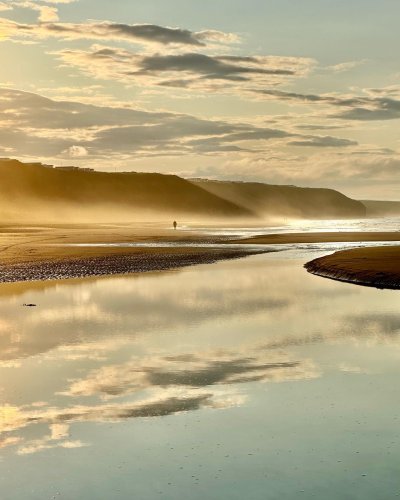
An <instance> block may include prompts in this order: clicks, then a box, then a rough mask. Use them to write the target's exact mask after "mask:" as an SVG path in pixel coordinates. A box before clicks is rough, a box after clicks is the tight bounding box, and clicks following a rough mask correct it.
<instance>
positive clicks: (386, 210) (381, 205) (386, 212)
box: [361, 200, 400, 217]
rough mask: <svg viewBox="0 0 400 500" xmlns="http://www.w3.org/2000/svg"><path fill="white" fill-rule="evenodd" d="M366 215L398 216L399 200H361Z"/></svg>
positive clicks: (399, 210) (399, 211) (399, 213)
mask: <svg viewBox="0 0 400 500" xmlns="http://www.w3.org/2000/svg"><path fill="white" fill-rule="evenodd" d="M361 202H362V203H363V205H365V207H366V209H367V216H368V217H384V216H399V215H400V201H375V200H361Z"/></svg>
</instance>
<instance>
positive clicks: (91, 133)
mask: <svg viewBox="0 0 400 500" xmlns="http://www.w3.org/2000/svg"><path fill="white" fill-rule="evenodd" d="M0 112H1V113H2V117H3V120H4V121H3V122H0V144H5V145H7V148H8V153H7V154H9V153H10V152H11V153H12V152H15V154H18V155H19V156H38V157H42V158H52V159H55V158H57V157H67V158H74V159H79V158H87V157H95V158H99V157H102V156H104V157H110V156H111V155H113V156H118V155H122V154H124V155H132V156H133V155H135V159H137V158H138V157H139V156H140V155H141V156H142V157H145V156H148V155H165V154H168V155H170V156H179V155H182V154H199V155H201V154H217V153H218V154H225V153H229V152H235V151H248V152H249V153H251V152H252V151H254V152H257V151H259V150H260V148H263V147H265V146H263V144H265V143H266V142H274V141H277V142H280V143H282V141H285V140H289V139H295V140H296V141H297V145H298V146H314V147H322V146H329V147H343V146H347V145H350V144H353V142H351V141H347V140H346V139H340V138H335V137H330V136H326V137H322V138H321V137H318V136H315V137H314V136H311V135H302V134H295V133H293V132H289V131H286V130H282V129H274V128H270V127H262V126H255V125H251V124H248V123H241V122H238V121H235V122H229V121H222V120H207V119H200V118H196V117H194V116H190V115H183V114H174V113H165V112H158V113H157V112H153V113H152V112H146V111H141V110H135V109H132V108H127V107H125V108H123V107H119V106H115V107H110V106H95V105H89V104H83V103H79V102H73V101H55V100H52V99H48V98H45V97H42V96H39V95H37V94H33V93H28V92H21V91H17V90H12V89H0Z"/></svg>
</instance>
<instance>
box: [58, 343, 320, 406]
mask: <svg viewBox="0 0 400 500" xmlns="http://www.w3.org/2000/svg"><path fill="white" fill-rule="evenodd" d="M318 375H319V372H318V370H317V369H316V368H315V366H314V365H313V364H312V363H311V362H310V361H293V360H290V359H288V357H287V355H285V354H282V353H279V354H277V353H276V352H271V351H268V350H258V351H257V352H256V351H255V350H254V351H251V350H250V351H247V352H246V355H245V356H244V355H243V354H242V353H240V352H209V353H202V354H194V353H190V354H185V355H182V356H175V357H163V358H149V359H143V360H137V359H133V360H132V361H131V362H129V363H126V364H124V365H114V366H106V367H103V368H100V369H99V370H95V371H93V372H92V373H90V374H89V376H88V377H87V378H86V379H83V380H78V381H75V382H73V383H72V385H71V387H70V389H69V390H68V391H66V392H63V393H62V394H64V395H67V396H94V395H97V396H99V395H100V396H104V397H110V396H121V395H128V394H132V393H136V392H139V391H143V390H148V389H151V388H169V387H189V388H204V387H210V386H214V385H221V384H222V385H230V384H242V383H248V382H254V381H270V382H282V381H284V380H300V379H301V380H304V379H309V378H315V377H317V376H318Z"/></svg>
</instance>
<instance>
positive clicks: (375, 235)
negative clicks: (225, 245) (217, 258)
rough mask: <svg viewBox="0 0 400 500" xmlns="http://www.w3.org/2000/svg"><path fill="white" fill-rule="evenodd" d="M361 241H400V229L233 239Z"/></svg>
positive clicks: (259, 241)
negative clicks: (394, 230) (395, 230)
mask: <svg viewBox="0 0 400 500" xmlns="http://www.w3.org/2000/svg"><path fill="white" fill-rule="evenodd" d="M359 241H400V231H397V232H353V231H348V232H347V231H342V232H319V233H281V234H265V235H261V236H253V237H252V238H246V239H238V240H233V241H231V243H243V244H254V245H257V244H259V245H272V244H286V243H346V242H348V243H356V242H359Z"/></svg>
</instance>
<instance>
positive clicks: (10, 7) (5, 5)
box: [0, 2, 13, 12]
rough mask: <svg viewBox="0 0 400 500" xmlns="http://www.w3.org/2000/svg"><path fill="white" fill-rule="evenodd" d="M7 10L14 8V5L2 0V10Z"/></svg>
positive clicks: (0, 10) (0, 7) (0, 8)
mask: <svg viewBox="0 0 400 500" xmlns="http://www.w3.org/2000/svg"><path fill="white" fill-rule="evenodd" d="M6 10H13V7H12V5H10V4H6V3H4V2H0V12H4V11H6Z"/></svg>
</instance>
